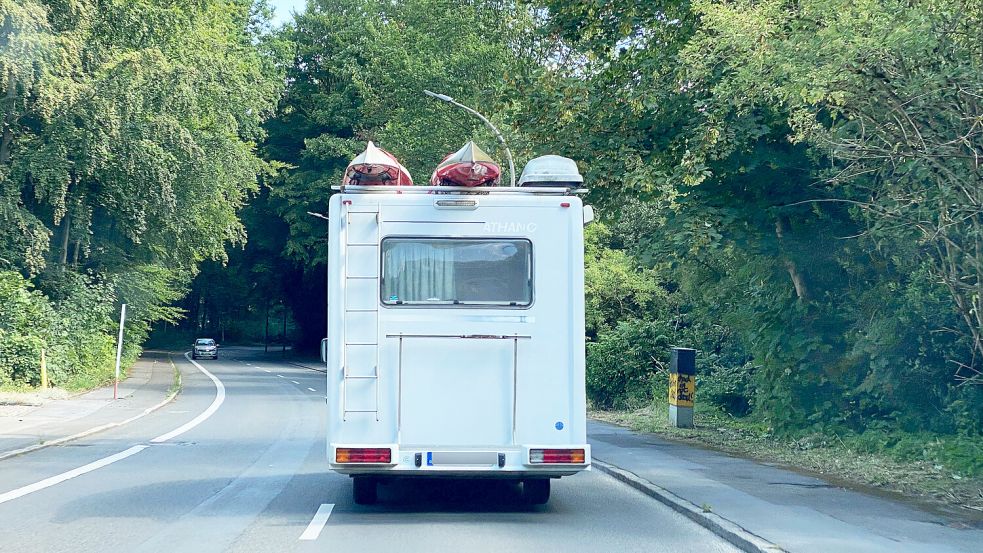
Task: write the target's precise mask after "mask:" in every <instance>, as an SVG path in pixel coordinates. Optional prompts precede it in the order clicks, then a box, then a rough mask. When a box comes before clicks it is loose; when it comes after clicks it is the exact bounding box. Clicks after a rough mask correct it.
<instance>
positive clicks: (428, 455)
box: [427, 451, 433, 467]
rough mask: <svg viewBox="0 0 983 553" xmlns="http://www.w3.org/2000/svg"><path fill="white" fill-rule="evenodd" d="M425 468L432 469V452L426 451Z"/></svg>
mask: <svg viewBox="0 0 983 553" xmlns="http://www.w3.org/2000/svg"><path fill="white" fill-rule="evenodd" d="M427 466H428V467H432V466H433V452H432V451H428V452H427Z"/></svg>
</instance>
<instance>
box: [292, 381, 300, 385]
mask: <svg viewBox="0 0 983 553" xmlns="http://www.w3.org/2000/svg"><path fill="white" fill-rule="evenodd" d="M291 382H293V383H294V384H296V385H298V386H300V382H297V381H296V380H291Z"/></svg>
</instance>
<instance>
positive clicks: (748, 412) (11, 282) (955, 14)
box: [0, 0, 983, 477]
mask: <svg viewBox="0 0 983 553" xmlns="http://www.w3.org/2000/svg"><path fill="white" fill-rule="evenodd" d="M267 12H268V9H267V8H266V6H265V4H264V3H263V2H259V3H252V2H250V1H248V0H167V1H154V2H149V1H122V0H73V1H71V2H67V1H62V0H43V1H42V0H17V1H13V0H0V19H2V28H0V99H2V100H3V103H2V110H0V111H2V113H0V118H2V122H3V129H2V134H0V300H2V302H3V303H2V305H0V385H14V384H25V383H29V384H31V383H36V382H37V366H38V362H39V355H40V349H41V348H44V349H45V351H46V352H47V354H48V361H49V366H50V367H51V370H52V375H53V377H52V378H53V379H54V380H55V381H56V383H59V384H63V385H64V384H65V383H67V382H76V383H78V384H77V385H84V384H85V383H91V382H95V381H98V380H99V378H100V376H99V375H104V374H106V373H105V372H104V371H105V370H106V368H107V366H108V360H109V359H110V357H111V353H112V351H111V350H112V344H113V342H114V338H113V324H114V323H113V321H114V319H115V317H116V316H117V312H118V305H119V303H121V302H126V303H128V304H129V305H130V306H131V317H132V318H131V321H132V324H131V325H130V326H129V327H128V330H127V332H128V335H127V340H128V343H129V344H132V346H133V348H132V349H129V350H128V355H131V356H132V355H134V354H135V353H136V347H137V346H138V344H140V343H141V342H142V341H143V340H144V338H145V337H146V335H147V333H148V332H149V331H150V329H151V328H152V327H153V326H154V323H155V322H158V323H159V322H165V321H166V322H170V323H173V324H174V325H177V326H168V327H166V328H167V329H168V332H165V333H164V334H165V335H166V336H164V339H175V340H177V341H178V342H180V343H184V341H185V340H186V339H187V338H189V337H191V336H192V335H193V334H201V333H207V334H212V335H213V336H216V337H221V336H222V334H223V333H227V334H228V336H229V339H241V340H257V339H259V337H260V336H261V335H266V334H267V332H266V324H265V323H266V319H268V318H270V319H271V325H270V327H271V332H270V333H269V334H270V336H274V337H277V338H278V339H279V340H286V339H291V340H294V341H295V342H296V343H297V345H299V346H301V347H306V348H312V349H313V348H314V347H316V344H317V343H318V341H319V340H320V338H321V337H322V335H323V333H324V328H325V320H324V317H325V310H324V308H323V306H324V304H325V289H326V286H325V278H326V270H327V269H326V267H325V254H326V250H325V234H326V233H325V226H324V225H325V224H324V221H323V220H320V219H318V218H315V217H312V216H310V215H309V214H308V212H314V213H323V212H324V211H325V209H326V205H327V201H328V198H329V196H330V195H331V193H332V190H331V186H332V185H334V184H336V183H337V182H339V179H340V176H341V171H342V169H343V168H344V166H345V164H346V163H347V161H348V160H349V159H350V158H351V157H352V156H353V155H355V154H356V153H357V152H358V151H360V150H361V149H362V148H363V144H364V142H365V141H367V140H373V141H375V142H376V143H377V144H378V145H380V146H382V147H384V148H387V149H389V150H391V151H392V152H393V153H394V154H395V155H396V156H397V157H398V158H400V159H401V160H402V161H403V162H404V163H405V164H406V165H407V166H408V167H409V169H410V171H411V172H412V173H413V175H414V177H415V178H416V181H417V182H418V183H422V182H425V181H426V180H427V177H428V176H429V174H430V171H431V170H432V168H433V167H434V166H435V164H436V163H437V162H438V161H439V160H440V159H441V157H442V156H443V155H445V154H446V153H447V152H450V151H453V150H455V149H456V148H457V147H459V146H460V145H461V144H462V143H463V142H465V141H466V140H469V139H475V140H476V141H478V142H479V143H480V144H481V146H482V147H483V148H485V149H486V150H488V151H489V152H491V153H492V154H493V155H496V156H498V157H499V158H502V153H501V152H499V151H498V150H497V145H496V143H495V141H494V139H493V138H492V137H491V136H490V135H489V134H488V132H487V131H486V130H485V129H484V128H483V127H482V126H481V124H480V122H479V121H477V120H476V119H474V118H472V117H471V116H469V115H468V114H466V113H464V112H462V111H459V110H455V109H453V108H449V107H448V106H447V105H446V104H443V103H439V102H435V101H433V100H431V99H428V98H427V97H425V96H423V94H422V91H423V90H424V89H430V90H434V91H436V92H441V93H445V94H449V95H451V96H453V97H455V98H457V99H459V100H461V101H462V102H464V103H465V104H468V105H471V106H473V107H475V108H477V109H479V110H480V111H482V112H483V113H485V114H486V115H488V116H489V117H490V118H491V119H492V120H493V121H494V122H495V123H496V124H497V125H498V126H499V127H500V128H502V130H503V131H504V132H505V134H506V135H507V137H508V139H509V142H510V144H511V146H512V150H513V152H514V153H515V154H516V162H517V165H518V167H519V168H521V167H522V165H523V163H524V162H525V161H526V160H528V159H529V158H531V157H533V156H535V155H540V154H546V153H557V154H561V155H565V156H569V157H572V158H574V159H576V160H578V162H579V163H580V166H581V170H582V172H583V173H584V174H585V177H586V179H587V183H588V186H589V187H590V189H591V192H590V194H589V196H588V198H587V201H588V202H589V203H592V204H594V205H595V206H597V207H598V213H599V214H600V222H599V223H597V224H595V225H593V226H591V227H589V228H588V230H587V240H586V245H587V252H586V295H587V298H586V300H587V314H586V315H587V335H588V341H589V343H588V347H587V355H588V359H587V361H588V377H587V385H588V394H589V398H590V401H591V403H592V405H593V407H595V408H603V409H622V410H624V409H642V410H644V409H653V408H654V409H656V410H658V409H659V408H661V405H662V403H661V402H662V401H663V398H664V397H665V394H666V392H665V386H666V384H665V383H666V378H665V373H666V371H667V365H668V362H669V356H670V348H671V347H672V346H684V347H692V348H696V349H697V350H698V352H699V354H698V371H699V373H700V374H699V381H698V392H697V397H698V402H699V404H700V405H701V406H702V407H701V408H706V409H708V410H709V411H707V412H708V413H709V412H712V413H713V414H714V417H716V418H713V419H712V420H713V421H714V422H713V424H715V425H716V424H719V425H720V426H721V427H727V426H729V425H733V427H734V428H753V429H754V431H755V432H760V433H761V434H763V435H767V436H768V438H769V439H775V440H779V441H786V442H788V443H797V442H798V441H800V440H803V439H811V438H810V437H814V436H821V437H824V438H822V439H827V440H831V441H836V442H837V443H842V444H845V447H847V448H848V450H850V451H860V452H867V453H871V454H884V455H887V456H890V457H893V458H895V459H898V460H902V461H906V460H919V462H931V463H933V465H932V466H935V465H936V464H938V465H940V466H942V467H943V468H942V469H939V471H940V473H943V472H945V473H949V474H956V475H959V476H960V477H962V476H966V477H972V476H974V475H976V476H979V475H980V474H981V470H983V467H981V465H980V462H981V457H983V456H981V454H980V451H979V444H980V443H981V441H983V385H981V384H983V372H981V371H983V323H981V320H983V319H981V313H983V250H981V246H980V245H981V243H983V169H981V164H980V160H981V159H983V38H981V35H980V33H979V29H980V27H981V25H983V2H981V0H934V1H932V2H901V1H884V2H859V3H858V2H847V1H846V0H802V1H800V2H796V3H787V2H777V1H761V0H735V1H733V2H726V3H720V2H712V1H708V0H683V1H671V2H658V3H653V2H634V1H629V0H607V1H603V2H567V1H563V0H538V1H533V0H520V1H498V0H496V1H476V2H457V1H452V0H399V1H383V0H341V1H337V0H336V1H327V0H311V1H310V2H309V3H308V7H307V9H306V10H305V11H304V12H303V13H301V14H299V15H298V16H297V18H296V20H295V21H293V22H291V23H289V24H287V25H286V26H285V27H284V28H282V29H276V30H274V29H270V28H269V24H268V14H267ZM503 161H504V160H503ZM247 235H248V237H249V241H248V243H247V242H246V238H247ZM196 276H197V278H195V277H196ZM271 314H272V316H271ZM182 316H184V317H185V318H184V319H183V320H181V317H182ZM284 326H286V327H287V328H288V330H287V331H286V332H284V331H283V327H284ZM157 328H161V325H158V326H157ZM175 337H177V338H175ZM100 371H102V372H100ZM652 406H655V407H652ZM705 420H711V419H705Z"/></svg>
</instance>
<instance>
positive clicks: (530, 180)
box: [519, 155, 584, 188]
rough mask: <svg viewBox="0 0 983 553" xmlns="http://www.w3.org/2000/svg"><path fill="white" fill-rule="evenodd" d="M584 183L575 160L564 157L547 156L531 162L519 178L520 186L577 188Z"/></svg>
mask: <svg viewBox="0 0 983 553" xmlns="http://www.w3.org/2000/svg"><path fill="white" fill-rule="evenodd" d="M583 183H584V177H582V176H580V171H578V170H577V163H576V162H574V160H572V159H570V158H568V157H563V156H554V155H546V156H540V157H537V158H536V159H531V160H529V163H527V164H526V166H525V168H524V169H523V170H522V175H521V176H519V186H556V187H568V188H576V187H579V186H581V185H582V184H583Z"/></svg>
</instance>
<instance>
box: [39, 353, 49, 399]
mask: <svg viewBox="0 0 983 553" xmlns="http://www.w3.org/2000/svg"><path fill="white" fill-rule="evenodd" d="M41 389H42V390H47V389H48V362H47V360H46V359H45V358H44V348H41Z"/></svg>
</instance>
